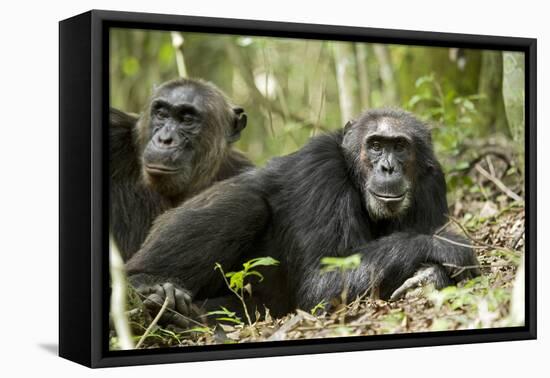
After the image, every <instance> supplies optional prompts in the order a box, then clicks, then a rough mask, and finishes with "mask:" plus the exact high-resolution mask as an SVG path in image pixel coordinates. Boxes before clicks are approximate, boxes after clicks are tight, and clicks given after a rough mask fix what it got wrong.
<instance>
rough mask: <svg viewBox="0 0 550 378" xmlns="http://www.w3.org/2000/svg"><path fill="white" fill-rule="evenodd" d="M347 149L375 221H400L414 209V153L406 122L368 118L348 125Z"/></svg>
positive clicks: (369, 210) (366, 203)
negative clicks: (407, 212)
mask: <svg viewBox="0 0 550 378" xmlns="http://www.w3.org/2000/svg"><path fill="white" fill-rule="evenodd" d="M345 133H346V134H345V136H344V148H345V149H346V150H347V151H348V154H349V153H350V152H351V154H352V158H353V160H352V161H353V162H354V165H355V167H354V170H355V171H356V173H357V176H358V180H359V181H360V182H359V183H358V184H359V186H360V187H361V191H362V193H363V196H364V202H365V205H366V208H367V210H368V212H369V215H370V216H371V217H372V218H373V219H377V220H380V219H392V218H399V217H401V216H402V215H404V213H405V212H406V210H407V209H408V208H409V207H410V205H411V198H412V189H413V183H414V163H415V149H414V141H413V138H412V130H411V128H410V127H409V126H408V125H407V122H406V119H403V118H393V117H391V116H384V115H383V114H382V115H380V116H378V117H373V116H370V117H367V118H366V119H359V120H358V121H356V122H354V123H352V124H348V125H347V126H346V132H345Z"/></svg>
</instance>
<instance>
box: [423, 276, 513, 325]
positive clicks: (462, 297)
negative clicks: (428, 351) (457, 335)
mask: <svg viewBox="0 0 550 378" xmlns="http://www.w3.org/2000/svg"><path fill="white" fill-rule="evenodd" d="M427 297H428V298H429V299H430V301H432V302H433V304H434V306H435V309H436V311H440V310H441V309H442V308H443V307H445V308H446V309H450V310H452V311H459V310H460V311H465V312H466V313H474V314H476V313H477V315H476V317H475V318H476V319H477V320H476V321H475V324H464V326H465V327H468V328H472V326H473V327H476V328H479V327H484V326H485V325H486V324H489V323H491V322H492V321H493V320H494V319H496V318H500V317H502V314H501V312H502V311H503V308H507V307H508V303H509V302H510V299H511V293H510V290H509V289H507V288H503V287H494V286H493V285H491V282H490V279H489V276H487V275H482V276H479V277H476V278H474V279H471V280H469V281H468V282H466V283H465V284H464V285H462V286H461V287H457V286H449V287H446V288H444V289H442V290H439V291H438V290H432V291H430V292H428V293H427ZM465 322H466V320H465ZM440 329H448V326H447V324H445V323H441V322H434V323H433V324H432V330H440Z"/></svg>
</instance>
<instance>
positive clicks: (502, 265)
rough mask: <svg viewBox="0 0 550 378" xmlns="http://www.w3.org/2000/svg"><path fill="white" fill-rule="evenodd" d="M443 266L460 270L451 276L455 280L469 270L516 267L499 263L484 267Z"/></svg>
mask: <svg viewBox="0 0 550 378" xmlns="http://www.w3.org/2000/svg"><path fill="white" fill-rule="evenodd" d="M441 265H443V266H446V267H449V268H454V269H458V271H456V272H455V273H453V274H452V275H451V278H455V277H456V276H459V275H461V274H462V272H464V271H465V270H467V269H482V268H501V267H504V266H516V265H515V264H511V263H497V264H484V265H464V266H460V265H456V264H450V263H443V264H441Z"/></svg>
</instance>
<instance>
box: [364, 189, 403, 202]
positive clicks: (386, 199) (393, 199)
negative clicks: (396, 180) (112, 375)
mask: <svg viewBox="0 0 550 378" xmlns="http://www.w3.org/2000/svg"><path fill="white" fill-rule="evenodd" d="M370 193H371V194H372V195H373V196H375V197H376V198H378V199H379V200H381V201H384V202H398V201H402V200H403V199H404V198H405V194H406V193H403V194H399V195H393V194H379V193H376V192H373V191H372V190H370Z"/></svg>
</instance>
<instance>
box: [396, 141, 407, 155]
mask: <svg viewBox="0 0 550 378" xmlns="http://www.w3.org/2000/svg"><path fill="white" fill-rule="evenodd" d="M405 148H407V146H406V145H405V142H402V141H399V142H397V143H396V144H395V150H396V151H397V152H403V151H405Z"/></svg>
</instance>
